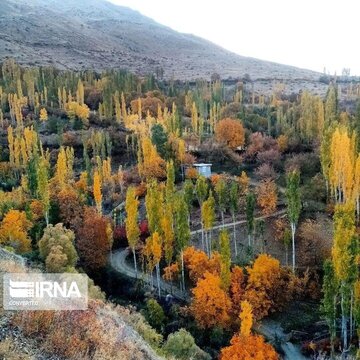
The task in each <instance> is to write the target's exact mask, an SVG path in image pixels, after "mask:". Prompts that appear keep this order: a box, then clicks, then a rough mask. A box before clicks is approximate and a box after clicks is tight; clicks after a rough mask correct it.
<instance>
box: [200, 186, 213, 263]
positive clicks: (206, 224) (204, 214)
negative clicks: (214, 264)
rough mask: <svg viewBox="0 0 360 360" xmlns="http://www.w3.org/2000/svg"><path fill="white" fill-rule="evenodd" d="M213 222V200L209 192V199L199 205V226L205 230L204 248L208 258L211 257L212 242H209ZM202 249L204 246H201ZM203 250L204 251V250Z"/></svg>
mask: <svg viewBox="0 0 360 360" xmlns="http://www.w3.org/2000/svg"><path fill="white" fill-rule="evenodd" d="M214 221H215V199H214V197H213V195H212V191H211V190H210V194H209V197H208V198H207V200H205V201H204V202H203V203H202V205H201V224H202V228H203V229H205V247H206V251H207V254H208V256H209V257H210V256H211V248H212V240H211V229H212V227H213V225H214ZM203 249H204V244H203ZM204 250H205V249H204Z"/></svg>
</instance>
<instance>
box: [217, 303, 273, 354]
mask: <svg viewBox="0 0 360 360" xmlns="http://www.w3.org/2000/svg"><path fill="white" fill-rule="evenodd" d="M240 320H241V328H240V334H236V335H234V336H233V338H232V339H231V341H230V344H231V345H230V346H228V347H226V348H224V349H222V350H221V356H220V359H221V360H248V359H254V360H277V359H278V358H279V357H278V355H277V354H276V352H275V350H274V348H273V347H272V346H271V345H270V344H266V343H265V342H264V338H263V337H262V336H259V335H252V334H251V327H252V324H253V315H252V308H251V305H250V304H249V303H248V302H247V301H243V302H242V303H241V313H240Z"/></svg>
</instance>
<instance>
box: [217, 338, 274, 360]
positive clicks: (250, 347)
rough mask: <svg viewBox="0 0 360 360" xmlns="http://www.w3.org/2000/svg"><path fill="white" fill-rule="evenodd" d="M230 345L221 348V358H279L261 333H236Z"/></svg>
mask: <svg viewBox="0 0 360 360" xmlns="http://www.w3.org/2000/svg"><path fill="white" fill-rule="evenodd" d="M230 344H231V345H230V346H228V347H225V348H223V349H222V350H221V355H220V360H249V359H252V360H278V359H279V356H278V355H277V353H276V352H275V350H274V348H273V347H272V346H271V345H270V344H266V343H265V341H264V338H263V337H262V336H259V335H250V336H243V335H241V334H240V335H235V336H233V338H232V339H231V341H230Z"/></svg>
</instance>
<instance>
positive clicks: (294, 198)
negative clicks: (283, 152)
mask: <svg viewBox="0 0 360 360" xmlns="http://www.w3.org/2000/svg"><path fill="white" fill-rule="evenodd" d="M299 187H300V174H299V172H298V171H296V170H294V171H293V172H291V173H289V174H288V175H287V178H286V199H287V212H288V218H289V221H290V226H291V238H292V268H293V271H295V232H296V226H297V223H298V221H299V216H300V211H301V199H300V188H299Z"/></svg>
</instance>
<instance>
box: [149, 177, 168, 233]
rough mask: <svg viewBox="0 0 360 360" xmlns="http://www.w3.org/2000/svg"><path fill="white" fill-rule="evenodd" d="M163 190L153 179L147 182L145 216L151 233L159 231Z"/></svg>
mask: <svg viewBox="0 0 360 360" xmlns="http://www.w3.org/2000/svg"><path fill="white" fill-rule="evenodd" d="M163 198H164V197H163V192H162V191H161V189H160V188H159V184H158V183H157V182H156V181H155V180H153V181H151V182H150V183H148V184H147V191H146V196H145V206H146V217H147V219H148V223H149V229H150V231H151V233H154V232H155V231H158V232H159V231H160V230H161V229H160V220H161V212H162V207H163Z"/></svg>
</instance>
